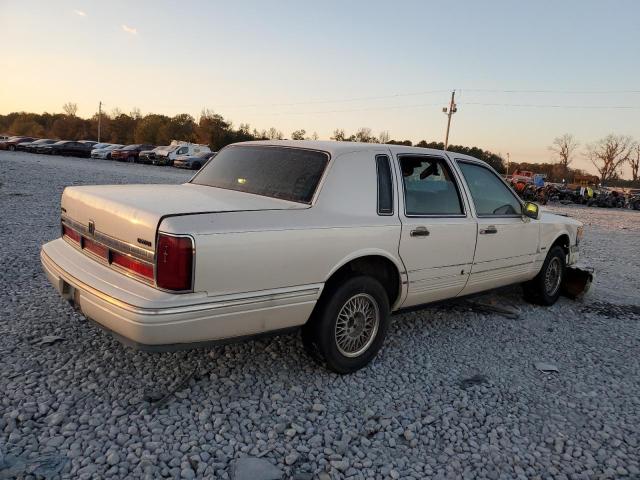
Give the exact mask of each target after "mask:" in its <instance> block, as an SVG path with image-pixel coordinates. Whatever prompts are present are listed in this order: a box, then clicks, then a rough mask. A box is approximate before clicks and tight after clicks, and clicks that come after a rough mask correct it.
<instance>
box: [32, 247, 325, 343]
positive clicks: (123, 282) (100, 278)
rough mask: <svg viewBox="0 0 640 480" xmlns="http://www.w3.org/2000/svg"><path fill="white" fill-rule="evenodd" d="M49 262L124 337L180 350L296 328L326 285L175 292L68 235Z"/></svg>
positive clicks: (54, 278)
mask: <svg viewBox="0 0 640 480" xmlns="http://www.w3.org/2000/svg"><path fill="white" fill-rule="evenodd" d="M40 257H41V261H42V266H43V268H44V271H45V273H46V275H47V278H48V279H49V281H50V282H51V284H52V285H53V286H54V287H55V288H56V290H57V291H58V292H59V293H60V295H61V296H62V297H63V298H65V299H66V300H68V301H69V302H70V303H71V304H73V305H74V306H75V307H76V308H78V309H79V310H80V311H81V312H82V313H83V314H84V315H85V316H86V317H88V318H89V319H91V320H93V321H94V322H96V323H97V324H99V325H100V326H101V327H102V328H104V329H106V330H108V331H110V332H112V333H113V334H115V336H116V338H118V339H119V340H120V341H122V342H123V343H125V344H128V345H133V346H136V347H138V348H142V349H147V350H175V349H179V348H191V347H195V346H200V345H206V344H209V343H213V342H220V341H225V340H233V339H236V338H244V337H248V336H253V335H260V334H264V333H267V332H273V331H280V330H283V329H288V328H293V327H296V326H299V325H301V324H303V323H305V322H306V320H307V318H308V317H309V315H310V314H311V311H312V310H313V307H314V306H315V303H316V301H317V299H318V297H319V295H320V292H321V290H322V285H320V284H315V285H303V286H299V287H293V288H287V289H278V290H270V291H268V292H249V293H244V294H237V295H220V296H216V297H209V296H207V295H206V294H205V293H192V294H171V293H167V292H163V291H160V290H157V289H155V288H153V287H150V286H148V285H145V284H143V283H141V282H139V281H136V280H134V279H132V278H129V277H127V276H125V275H123V274H121V273H118V272H115V271H112V270H111V269H109V268H107V267H105V266H104V265H101V264H99V263H98V262H95V261H93V260H92V259H90V258H88V257H87V256H86V255H84V254H83V253H82V252H80V251H78V250H76V249H74V248H73V247H71V246H70V245H68V244H67V242H65V241H64V240H62V239H57V240H54V241H52V242H49V243H47V244H45V245H44V246H43V247H42V250H41V253H40Z"/></svg>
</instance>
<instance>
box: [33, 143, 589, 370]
mask: <svg viewBox="0 0 640 480" xmlns="http://www.w3.org/2000/svg"><path fill="white" fill-rule="evenodd" d="M61 210H62V214H61V231H62V235H61V238H59V239H57V240H54V241H51V242H49V243H47V244H45V245H44V246H43V247H42V251H41V260H42V264H43V266H44V270H45V271H46V274H47V276H48V278H49V280H50V281H51V283H52V284H53V285H54V286H55V288H56V289H57V290H58V291H59V292H60V294H61V295H62V296H63V297H64V298H65V299H67V300H68V301H70V302H71V303H73V304H75V305H76V306H77V308H79V309H80V310H81V311H82V312H83V313H84V315H86V316H87V317H88V318H91V319H93V320H94V321H95V322H97V323H98V324H99V325H101V326H102V327H104V328H105V329H107V330H109V331H111V332H112V333H113V334H115V335H116V337H117V338H119V339H120V340H121V341H123V342H125V343H127V344H130V345H133V346H136V347H139V348H144V349H149V350H167V349H174V348H185V347H190V346H197V345H206V344H207V343H209V342H214V341H221V340H229V339H234V338H243V337H247V336H252V335H257V334H263V333H267V332H277V331H284V330H288V329H291V328H296V327H302V338H303V343H304V345H305V347H306V348H307V349H308V350H309V351H310V352H312V353H313V355H314V357H315V358H321V359H323V360H324V362H326V365H327V366H328V367H329V368H331V369H332V370H334V371H336V372H339V373H348V372H353V371H355V370H358V369H359V368H362V367H363V366H365V365H366V364H367V363H369V362H370V361H371V360H372V358H373V357H374V356H375V355H376V353H377V351H378V350H379V349H380V347H381V346H382V344H383V341H384V338H385V335H386V333H387V330H388V328H389V316H390V313H391V312H392V311H395V310H398V309H401V308H405V307H414V306H417V305H421V304H426V303H430V302H434V301H438V300H443V299H449V298H454V297H457V296H461V295H467V294H472V293H476V292H481V291H484V290H488V289H493V288H496V287H500V286H503V285H508V284H514V283H522V284H523V288H524V294H525V297H526V298H527V299H528V300H530V301H532V302H535V303H537V304H541V305H551V304H553V303H554V302H555V301H556V300H557V299H558V296H559V295H560V292H561V289H562V285H563V278H564V276H565V272H566V268H567V266H568V265H572V264H574V263H575V262H576V261H577V259H578V254H579V243H580V238H581V236H582V231H583V230H582V225H581V223H580V222H578V221H576V220H573V219H571V218H567V217H563V216H558V215H554V214H551V213H549V212H541V211H539V209H538V206H537V205H536V204H533V203H524V202H522V201H521V200H520V199H519V198H518V196H517V195H516V194H515V193H514V192H513V190H512V189H511V188H510V187H509V186H508V185H507V184H506V183H505V182H504V180H503V179H502V178H501V177H500V176H499V175H498V174H497V173H496V172H495V171H494V170H493V169H492V168H491V167H489V166H488V165H487V164H486V163H484V162H482V161H480V160H477V159H475V158H473V157H469V156H466V155H461V154H457V153H453V152H444V151H438V150H431V149H423V148H412V147H405V146H395V145H376V144H358V143H351V142H313V141H267V142H247V143H241V144H235V145H230V146H228V147H226V148H224V149H223V150H221V151H220V152H219V153H218V154H217V155H216V157H214V158H213V159H212V160H211V161H210V162H208V163H207V164H206V165H205V166H204V167H203V168H202V169H201V170H200V171H199V172H198V174H196V175H195V176H194V177H193V178H192V179H191V180H190V181H189V182H188V183H186V184H183V185H114V186H74V187H67V188H66V189H65V190H64V192H63V195H62V202H61Z"/></svg>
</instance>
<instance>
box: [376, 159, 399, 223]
mask: <svg viewBox="0 0 640 480" xmlns="http://www.w3.org/2000/svg"><path fill="white" fill-rule="evenodd" d="M384 165H386V168H387V173H386V177H387V178H386V179H385V178H383V174H382V173H381V169H382V168H381V167H383V166H384ZM381 181H387V182H388V183H389V191H390V193H391V209H390V210H381V208H380V182H381ZM394 205H395V192H394V186H393V173H392V169H391V159H390V158H389V155H386V154H382V153H381V154H378V155H376V211H377V213H378V215H380V216H391V215H394V214H395V207H394Z"/></svg>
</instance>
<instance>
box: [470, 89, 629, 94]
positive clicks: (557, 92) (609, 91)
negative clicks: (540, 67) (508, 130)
mask: <svg viewBox="0 0 640 480" xmlns="http://www.w3.org/2000/svg"><path fill="white" fill-rule="evenodd" d="M460 90H461V91H465V92H479V93H484V92H486V93H553V94H571V95H574V94H575V95H616V94H638V93H640V90H496V89H490V88H464V89H460Z"/></svg>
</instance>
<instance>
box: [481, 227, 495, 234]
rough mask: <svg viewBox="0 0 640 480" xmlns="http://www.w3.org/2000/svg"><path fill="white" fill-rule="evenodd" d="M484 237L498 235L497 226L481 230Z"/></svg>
mask: <svg viewBox="0 0 640 480" xmlns="http://www.w3.org/2000/svg"><path fill="white" fill-rule="evenodd" d="M480 233H481V234H482V235H492V234H494V233H498V229H497V228H496V226H495V225H489V226H488V227H487V228H483V229H481V230H480Z"/></svg>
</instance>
